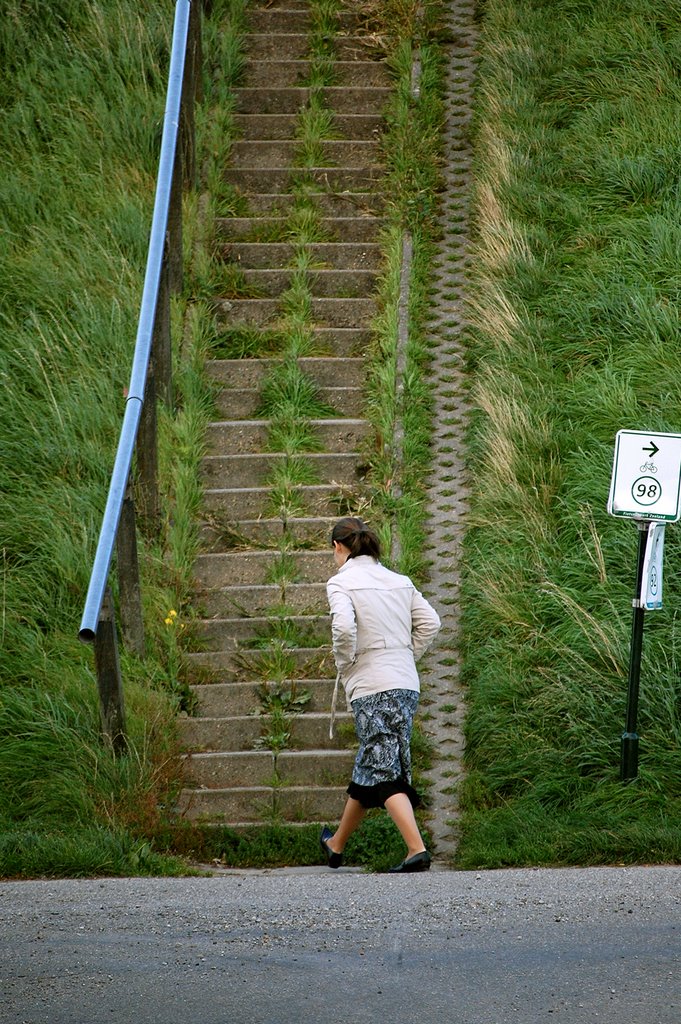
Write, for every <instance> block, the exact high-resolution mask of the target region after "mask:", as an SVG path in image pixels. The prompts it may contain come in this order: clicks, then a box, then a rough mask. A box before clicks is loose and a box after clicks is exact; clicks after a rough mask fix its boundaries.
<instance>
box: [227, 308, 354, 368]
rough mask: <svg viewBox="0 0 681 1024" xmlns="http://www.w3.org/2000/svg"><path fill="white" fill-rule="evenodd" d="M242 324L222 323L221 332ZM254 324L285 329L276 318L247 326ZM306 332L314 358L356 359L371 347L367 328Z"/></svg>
mask: <svg viewBox="0 0 681 1024" xmlns="http://www.w3.org/2000/svg"><path fill="white" fill-rule="evenodd" d="M267 301H269V300H267ZM320 301H321V300H320ZM345 312H347V310H345ZM243 326H244V324H243V323H239V322H237V323H235V324H230V323H227V324H223V330H222V334H223V335H225V336H226V337H227V338H228V337H229V336H230V334H231V332H232V331H239V330H241V329H242V327H243ZM254 326H261V327H262V328H263V330H267V331H272V332H273V333H276V332H277V331H279V332H280V333H281V332H282V330H285V328H282V327H281V324H280V323H279V324H278V323H277V321H276V320H275V321H273V322H272V323H271V324H269V325H268V324H261V325H258V324H250V325H249V327H254ZM308 334H309V338H310V352H312V353H314V357H315V358H323V359H326V358H328V357H334V358H339V359H342V358H348V357H352V358H355V359H358V358H360V357H361V356H364V355H366V353H367V352H369V350H370V347H371V339H372V332H371V330H370V329H368V328H363V327H314V326H311V327H309V328H308Z"/></svg>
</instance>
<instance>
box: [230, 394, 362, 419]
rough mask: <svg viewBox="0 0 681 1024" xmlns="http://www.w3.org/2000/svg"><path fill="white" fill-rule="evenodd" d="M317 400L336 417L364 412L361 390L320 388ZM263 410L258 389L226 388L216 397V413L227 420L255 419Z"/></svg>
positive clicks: (358, 414) (351, 415) (356, 415)
mask: <svg viewBox="0 0 681 1024" xmlns="http://www.w3.org/2000/svg"><path fill="white" fill-rule="evenodd" d="M317 398H318V399H319V401H320V402H324V404H325V405H326V406H328V407H329V408H330V409H332V410H333V414H334V416H350V417H358V416H361V415H362V413H363V412H364V406H365V401H364V393H363V391H362V390H361V388H319V389H318V390H317ZM261 409H262V395H261V393H260V391H259V390H258V389H256V388H224V389H223V390H222V391H220V393H219V394H218V395H217V396H216V411H217V413H218V415H219V416H221V417H223V416H224V417H225V419H227V418H229V419H234V420H237V419H245V420H247V419H253V418H254V417H257V416H258V414H259V413H260V412H261Z"/></svg>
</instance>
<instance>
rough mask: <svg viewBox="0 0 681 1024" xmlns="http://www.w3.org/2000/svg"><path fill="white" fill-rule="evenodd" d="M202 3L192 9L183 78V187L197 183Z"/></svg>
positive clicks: (192, 5)
mask: <svg viewBox="0 0 681 1024" xmlns="http://www.w3.org/2000/svg"><path fill="white" fill-rule="evenodd" d="M201 59H202V58H201V4H200V3H199V2H198V0H194V2H193V3H192V4H191V7H190V9H189V32H188V35H187V53H186V56H185V63H184V76H183V79H182V107H181V112H180V137H181V139H182V158H183V161H184V187H185V188H194V187H195V186H196V119H195V117H194V105H195V102H196V100H197V99H200V98H201Z"/></svg>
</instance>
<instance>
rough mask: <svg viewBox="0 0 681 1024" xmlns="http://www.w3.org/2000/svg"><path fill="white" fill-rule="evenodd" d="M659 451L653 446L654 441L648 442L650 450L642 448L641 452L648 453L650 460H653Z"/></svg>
mask: <svg viewBox="0 0 681 1024" xmlns="http://www.w3.org/2000/svg"><path fill="white" fill-rule="evenodd" d="M659 450H660V449H659V448H658V447H657V445H656V444H655V442H654V441H651V442H650V448H643V449H642V451H644V452H650V457H651V459H652V458H654V457H655V456H656V455H657V453H658V452H659Z"/></svg>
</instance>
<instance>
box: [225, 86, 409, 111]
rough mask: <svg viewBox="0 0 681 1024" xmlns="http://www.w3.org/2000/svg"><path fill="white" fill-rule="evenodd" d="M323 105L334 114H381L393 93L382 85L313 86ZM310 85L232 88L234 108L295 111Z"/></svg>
mask: <svg viewBox="0 0 681 1024" xmlns="http://www.w3.org/2000/svg"><path fill="white" fill-rule="evenodd" d="M314 93H315V95H318V94H319V93H321V97H322V101H323V103H324V106H325V107H326V108H327V109H328V110H333V111H334V112H335V113H337V114H341V113H344V114H350V115H356V114H357V112H358V111H361V113H362V114H364V115H367V114H374V115H376V114H380V112H381V111H382V110H383V109H384V108H385V106H386V105H387V103H388V100H389V99H390V97H391V95H392V89H389V88H385V87H373V88H372V87H368V88H362V87H359V88H349V87H340V88H339V87H335V86H330V87H328V88H325V89H321V90H315V91H314ZM312 94H313V91H312V90H311V89H301V88H291V89H281V88H280V89H270V88H260V89H235V90H234V92H233V96H234V103H235V109H236V110H237V111H238V112H239V113H241V114H296V113H298V112H299V111H300V110H303V109H304V108H305V107H307V106H308V104H309V102H310V97H311V96H312Z"/></svg>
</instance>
